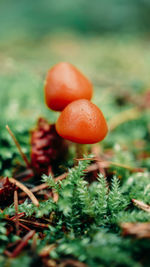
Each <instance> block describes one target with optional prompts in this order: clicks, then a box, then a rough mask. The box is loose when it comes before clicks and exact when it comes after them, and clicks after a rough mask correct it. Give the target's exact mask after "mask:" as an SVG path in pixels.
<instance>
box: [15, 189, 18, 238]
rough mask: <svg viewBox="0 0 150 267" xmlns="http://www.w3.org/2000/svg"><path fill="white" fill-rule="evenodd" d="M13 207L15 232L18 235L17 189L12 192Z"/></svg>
mask: <svg viewBox="0 0 150 267" xmlns="http://www.w3.org/2000/svg"><path fill="white" fill-rule="evenodd" d="M14 207H15V214H16V219H15V224H16V234H17V235H19V220H18V193H17V190H15V192H14Z"/></svg>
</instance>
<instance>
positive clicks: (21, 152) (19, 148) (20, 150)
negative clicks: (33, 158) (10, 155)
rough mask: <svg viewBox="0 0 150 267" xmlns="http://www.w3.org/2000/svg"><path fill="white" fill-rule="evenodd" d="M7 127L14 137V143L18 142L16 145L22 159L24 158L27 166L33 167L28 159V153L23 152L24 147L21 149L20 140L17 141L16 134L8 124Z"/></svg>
mask: <svg viewBox="0 0 150 267" xmlns="http://www.w3.org/2000/svg"><path fill="white" fill-rule="evenodd" d="M6 129H7V131H8V132H9V134H10V136H11V137H12V139H13V141H14V143H15V144H16V147H17V148H18V151H19V153H20V155H21V157H22V159H23V160H24V162H25V164H26V166H27V168H31V166H30V163H29V161H28V159H27V157H26V155H25V154H24V153H23V151H22V149H21V146H20V144H19V142H18V141H17V139H16V137H15V136H14V134H13V132H12V131H11V130H10V128H9V126H8V125H6Z"/></svg>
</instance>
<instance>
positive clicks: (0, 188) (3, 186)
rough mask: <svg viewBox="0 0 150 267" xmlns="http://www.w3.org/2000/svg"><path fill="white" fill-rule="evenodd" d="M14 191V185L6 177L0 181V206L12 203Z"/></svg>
mask: <svg viewBox="0 0 150 267" xmlns="http://www.w3.org/2000/svg"><path fill="white" fill-rule="evenodd" d="M15 190H17V187H16V185H14V184H12V183H11V182H10V181H9V179H8V177H5V178H2V179H1V180H0V206H4V205H7V204H11V203H12V202H13V196H14V191H15Z"/></svg>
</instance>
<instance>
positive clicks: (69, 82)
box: [44, 62, 93, 111]
mask: <svg viewBox="0 0 150 267" xmlns="http://www.w3.org/2000/svg"><path fill="white" fill-rule="evenodd" d="M44 91H45V101H46V104H47V106H48V107H49V108H50V109H53V110H55V111H61V110H63V109H64V108H65V107H66V106H67V105H68V104H69V103H71V102H72V101H75V100H77V99H82V98H84V99H89V100H90V99H91V98H92V94H93V87H92V84H91V82H90V81H89V80H88V79H87V78H86V77H85V76H84V75H83V74H82V73H81V72H80V71H79V70H78V69H77V68H76V67H74V66H73V65H71V64H70V63H67V62H60V63H58V64H56V65H55V66H54V67H52V68H51V69H50V70H49V71H48V74H47V77H46V82H45V87H44Z"/></svg>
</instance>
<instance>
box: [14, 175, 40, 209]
mask: <svg viewBox="0 0 150 267" xmlns="http://www.w3.org/2000/svg"><path fill="white" fill-rule="evenodd" d="M9 181H10V182H11V183H13V184H15V185H16V186H18V187H19V188H20V189H21V190H22V191H24V192H25V193H26V194H27V195H28V196H29V198H30V199H31V200H32V202H33V204H34V205H35V206H37V207H38V206H39V201H38V200H37V198H36V197H35V196H34V195H33V193H32V192H31V191H30V190H29V189H28V188H27V187H26V186H25V185H24V184H22V183H20V182H18V181H17V180H16V179H14V178H9Z"/></svg>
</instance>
